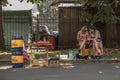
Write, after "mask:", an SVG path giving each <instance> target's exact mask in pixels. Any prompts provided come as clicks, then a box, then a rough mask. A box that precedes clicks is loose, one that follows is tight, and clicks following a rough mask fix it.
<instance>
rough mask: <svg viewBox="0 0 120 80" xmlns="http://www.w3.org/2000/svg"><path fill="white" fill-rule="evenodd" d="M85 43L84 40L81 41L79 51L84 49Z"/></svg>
mask: <svg viewBox="0 0 120 80" xmlns="http://www.w3.org/2000/svg"><path fill="white" fill-rule="evenodd" d="M85 42H86V40H83V41H82V43H81V45H80V50H81V49H82V48H84V46H85Z"/></svg>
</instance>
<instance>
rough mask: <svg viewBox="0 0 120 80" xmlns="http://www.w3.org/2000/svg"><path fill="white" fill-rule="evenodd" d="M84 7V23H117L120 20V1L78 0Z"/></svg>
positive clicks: (82, 18) (82, 17)
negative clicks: (118, 10)
mask: <svg viewBox="0 0 120 80" xmlns="http://www.w3.org/2000/svg"><path fill="white" fill-rule="evenodd" d="M78 2H79V3H81V4H82V5H83V12H82V16H81V20H82V21H86V22H88V23H90V24H94V23H96V22H105V23H116V22H117V21H119V20H120V18H119V17H118V16H117V15H116V10H117V9H120V0H78Z"/></svg>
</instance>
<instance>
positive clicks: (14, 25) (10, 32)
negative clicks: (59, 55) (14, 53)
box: [3, 10, 58, 49]
mask: <svg viewBox="0 0 120 80" xmlns="http://www.w3.org/2000/svg"><path fill="white" fill-rule="evenodd" d="M32 25H35V24H33V22H32V15H31V10H29V11H3V29H4V39H5V46H6V49H10V48H11V38H12V36H16V35H22V36H23V40H24V42H25V43H27V41H28V34H29V33H30V30H31V29H32ZM39 25H46V26H47V27H48V29H49V31H50V33H51V34H52V32H53V31H58V20H57V19H47V18H42V19H41V17H40V19H39Z"/></svg>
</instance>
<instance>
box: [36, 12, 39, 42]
mask: <svg viewBox="0 0 120 80" xmlns="http://www.w3.org/2000/svg"><path fill="white" fill-rule="evenodd" d="M36 27H37V30H36V31H37V33H36V39H35V41H36V42H37V41H39V38H40V35H39V14H37V25H36Z"/></svg>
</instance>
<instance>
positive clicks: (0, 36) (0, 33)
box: [0, 0, 5, 50]
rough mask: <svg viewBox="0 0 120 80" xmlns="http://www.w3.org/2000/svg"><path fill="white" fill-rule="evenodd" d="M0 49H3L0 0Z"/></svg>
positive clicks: (0, 3)
mask: <svg viewBox="0 0 120 80" xmlns="http://www.w3.org/2000/svg"><path fill="white" fill-rule="evenodd" d="M0 50H5V44H4V36H3V27H2V0H1V1H0Z"/></svg>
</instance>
